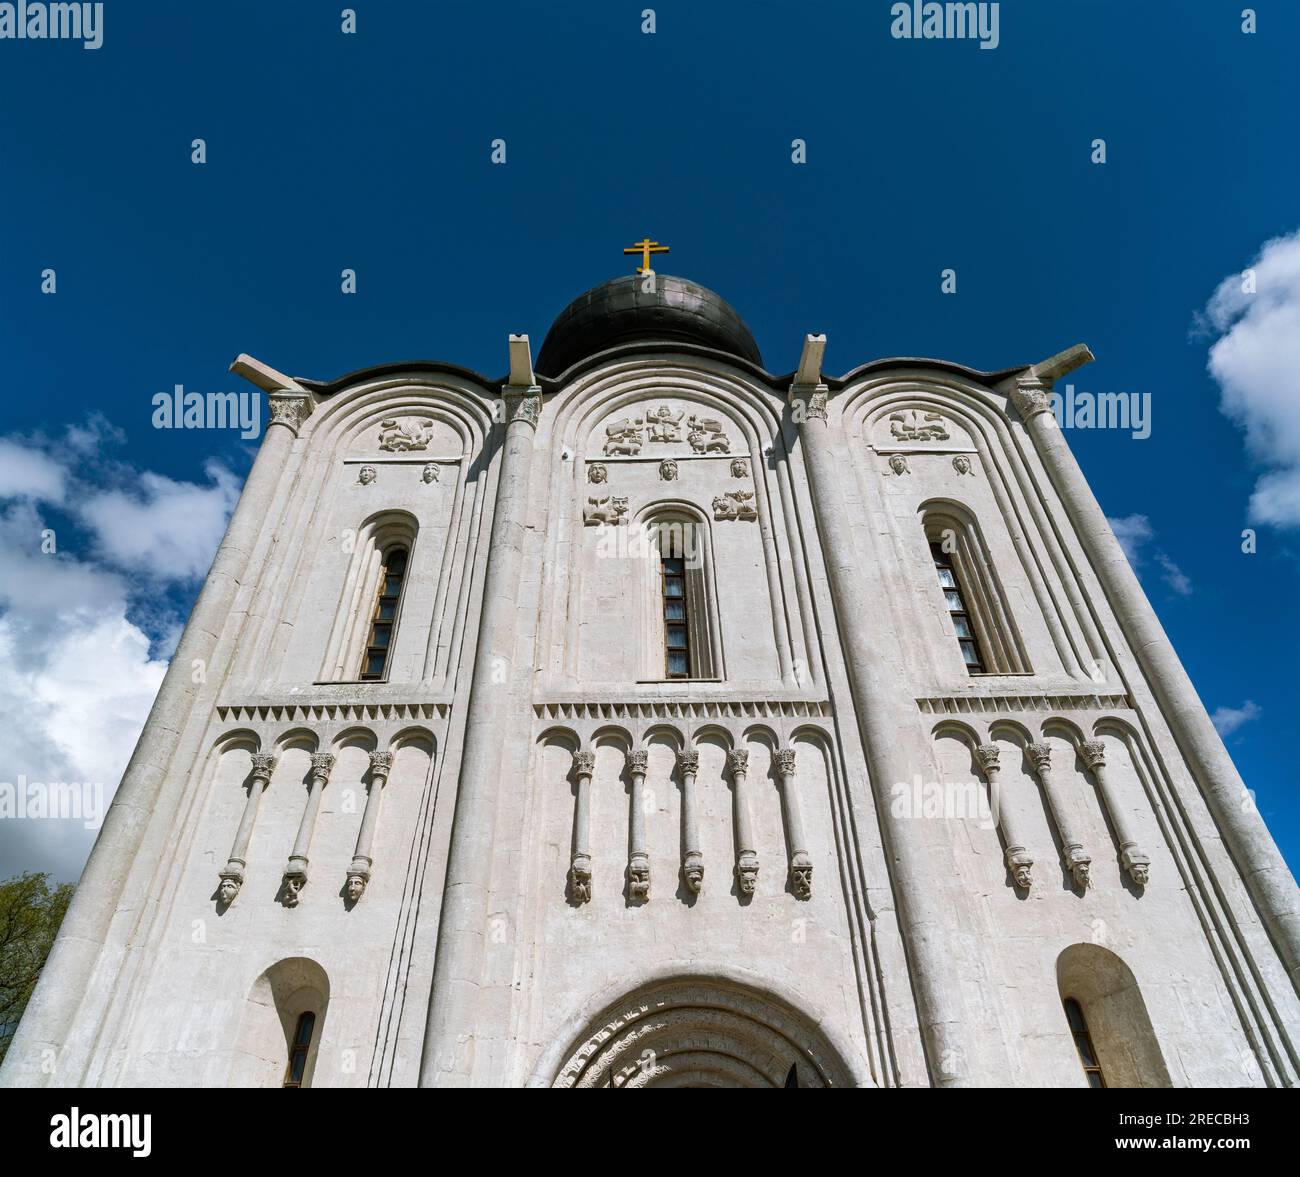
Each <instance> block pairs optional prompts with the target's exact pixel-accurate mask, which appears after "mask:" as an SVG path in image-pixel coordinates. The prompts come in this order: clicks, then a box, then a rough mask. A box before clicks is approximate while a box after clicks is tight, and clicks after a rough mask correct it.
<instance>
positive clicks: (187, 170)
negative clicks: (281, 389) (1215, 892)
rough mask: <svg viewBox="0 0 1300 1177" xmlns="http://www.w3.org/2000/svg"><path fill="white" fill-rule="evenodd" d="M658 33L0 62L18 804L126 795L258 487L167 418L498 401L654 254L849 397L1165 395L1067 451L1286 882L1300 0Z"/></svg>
mask: <svg viewBox="0 0 1300 1177" xmlns="http://www.w3.org/2000/svg"><path fill="white" fill-rule="evenodd" d="M645 6H646V5H645V3H635V4H628V5H623V4H617V3H608V2H602V3H594V2H590V0H589V2H587V3H564V2H557V3H548V4H545V5H535V6H534V5H528V6H525V5H515V4H494V3H488V2H486V0H479V2H478V3H442V4H438V5H415V4H397V3H393V2H383V3H379V2H376V3H368V4H367V3H362V4H358V5H355V6H354V7H355V8H356V10H357V14H358V31H357V33H356V34H355V35H351V36H349V35H343V34H342V33H341V32H340V29H339V13H340V10H341V9H342V8H343V7H344V6H343V5H342V4H335V3H297V2H289V0H279V2H277V3H276V4H264V3H263V4H253V3H221V4H203V5H197V4H177V3H154V2H143V0H133V2H132V3H130V4H127V3H125V2H124V0H108V3H107V4H106V5H105V13H104V43H103V46H102V48H100V49H98V50H85V49H83V48H81V47H80V46H79V45H76V44H71V43H67V42H33V41H24V42H16V41H0V109H2V110H3V111H4V112H5V114H4V117H3V120H2V121H0V168H3V183H0V224H2V225H3V226H4V232H3V236H2V237H0V242H2V243H3V244H2V245H0V309H2V310H3V327H2V328H0V331H2V332H3V341H4V352H5V360H6V362H5V368H4V374H3V381H4V387H5V392H6V395H5V397H4V405H5V410H6V414H5V421H4V424H3V427H0V437H2V438H3V440H0V560H2V562H0V661H2V662H3V663H4V666H5V669H4V671H3V672H0V709H3V710H4V711H5V712H6V713H7V714H8V716H9V718H7V719H6V721H5V722H4V723H3V724H0V728H2V729H4V734H2V735H0V780H12V779H13V778H14V777H15V776H16V775H18V774H19V773H26V774H27V775H28V776H29V777H30V778H31V779H43V778H42V774H52V775H50V777H49V778H48V779H55V778H54V775H53V774H58V773H62V774H65V775H64V777H62V778H59V779H81V777H79V776H76V775H73V776H71V777H68V776H67V774H77V773H81V774H83V775H88V774H92V773H98V774H100V775H103V776H104V777H105V778H111V779H113V780H115V779H116V775H115V774H116V773H117V772H119V771H120V768H121V766H122V764H123V763H124V762H125V758H126V756H127V755H129V751H130V748H131V745H132V743H133V742H134V737H135V732H136V730H138V727H139V724H140V722H142V720H143V717H144V715H145V714H146V713H147V707H148V701H149V699H150V698H151V697H152V694H153V692H154V691H155V690H156V687H157V683H158V681H159V678H160V675H161V671H162V666H163V659H165V657H166V655H167V654H168V653H169V651H170V648H171V645H172V643H173V642H174V640H175V635H176V628H177V625H178V624H179V623H180V621H182V620H183V618H184V616H185V614H186V612H187V610H188V607H189V604H190V602H191V601H192V599H193V596H194V593H195V592H196V590H197V585H198V580H199V578H200V577H201V575H202V572H203V570H204V568H205V567H206V561H207V558H208V557H210V554H211V551H212V549H213V547H214V546H215V543H216V541H217V538H218V537H219V535H220V531H221V528H222V525H223V522H224V517H225V512H226V511H228V509H229V506H230V503H231V502H232V501H233V497H234V494H235V492H236V490H237V487H238V485H239V483H240V481H241V480H242V478H243V476H244V473H245V472H246V470H247V468H248V462H249V460H250V455H251V450H250V448H249V443H247V442H244V441H241V440H240V439H239V438H238V437H237V435H235V434H234V433H219V432H214V431H210V430H194V431H181V430H173V431H160V430H156V429H154V428H152V427H151V424H150V418H151V414H152V411H153V405H152V397H153V396H154V394H155V393H157V392H159V391H162V390H165V389H170V388H172V387H173V386H174V385H176V384H183V385H184V386H185V387H186V388H187V389H191V390H198V391H223V390H232V389H237V388H240V387H241V384H240V383H239V382H238V381H237V380H236V379H235V378H234V377H233V376H231V375H230V374H229V373H228V372H227V365H228V364H229V362H230V360H231V359H232V357H233V356H234V355H235V354H236V353H238V352H241V351H244V352H249V353H251V354H253V355H255V356H257V357H259V358H260V359H263V360H265V361H266V362H268V363H270V364H272V365H274V366H275V367H277V368H280V369H282V370H284V371H287V372H290V373H292V374H295V375H304V376H310V377H317V378H330V377H334V376H337V375H340V374H341V373H343V372H345V371H349V370H351V369H354V368H357V367H360V366H363V365H366V364H371V363H376V362H381V361H389V360H399V359H412V358H438V359H446V360H450V361H453V362H456V363H460V364H464V365H466V366H468V367H471V368H475V369H478V370H480V371H483V372H486V373H488V374H490V375H500V374H501V373H502V372H503V371H504V370H505V368H506V351H505V337H506V334H507V333H508V332H511V331H526V332H529V333H530V334H531V335H532V337H533V341H534V349H535V350H536V348H537V347H538V346H539V345H540V342H541V338H542V336H543V335H544V334H545V331H546V328H547V326H548V325H549V323H550V321H551V319H552V318H553V317H554V316H555V314H556V313H557V312H558V311H559V310H560V309H561V308H562V307H563V305H564V304H565V303H566V302H568V300H569V299H570V298H571V297H573V296H574V295H575V294H577V293H578V292H580V291H582V290H584V289H586V288H588V287H590V286H593V285H595V284H596V283H598V282H600V281H602V280H604V279H605V278H608V277H610V276H612V275H614V274H617V273H620V272H626V270H627V269H628V265H627V263H626V262H625V260H624V258H623V256H622V254H621V249H622V247H623V246H624V245H626V244H629V243H630V242H632V241H633V240H635V239H637V238H640V237H641V236H643V235H646V234H649V235H651V236H652V237H655V238H657V239H658V240H660V241H666V242H667V243H668V244H669V245H670V246H671V248H672V252H671V254H669V255H668V257H667V258H666V259H663V260H661V262H660V269H661V270H663V271H665V272H671V273H678V274H682V275H685V276H687V277H690V278H692V279H694V280H696V281H699V282H702V283H703V284H705V285H707V286H710V287H712V288H714V289H716V290H718V291H719V292H720V293H722V294H723V295H724V296H725V297H726V298H727V299H728V300H729V301H731V302H732V304H733V305H734V306H735V307H736V308H737V309H738V310H739V311H740V313H741V314H742V315H743V316H744V317H745V319H746V320H747V322H748V323H749V325H750V327H751V329H752V330H753V332H754V334H755V336H756V338H757V340H758V343H759V346H760V347H761V349H762V351H763V354H764V357H765V360H766V362H767V366H768V368H769V369H770V370H771V371H774V372H788V371H790V370H791V369H792V368H793V367H794V366H795V363H796V360H797V352H798V346H799V340H800V339H801V337H802V335H803V333H804V332H806V331H825V332H826V333H827V334H828V336H829V347H828V352H827V368H828V370H830V371H833V372H836V373H838V372H843V371H846V370H848V369H849V368H852V367H855V366H856V365H858V364H860V363H862V362H865V361H866V360H869V359H873V358H877V357H881V356H891V355H923V356H935V357H942V358H947V359H953V360H957V361H960V362H963V363H966V364H969V365H971V366H973V367H978V368H989V369H996V368H1002V367H1007V366H1010V365H1012V364H1015V363H1021V362H1031V361H1034V360H1038V359H1041V358H1043V357H1045V356H1047V355H1049V354H1052V353H1054V352H1056V351H1059V350H1060V349H1062V348H1064V347H1066V346H1068V345H1069V344H1072V343H1075V342H1077V341H1080V340H1082V341H1085V342H1087V343H1088V344H1089V345H1090V346H1091V347H1092V349H1093V350H1094V352H1095V353H1096V355H1097V362H1096V363H1095V364H1093V365H1091V366H1089V367H1087V368H1085V369H1083V370H1082V371H1080V372H1079V373H1076V375H1075V377H1074V378H1073V379H1074V380H1075V382H1076V384H1077V385H1078V387H1080V388H1082V389H1086V390H1090V391H1096V392H1101V391H1111V392H1113V391H1127V392H1138V393H1149V395H1150V398H1151V401H1150V403H1151V412H1152V431H1151V436H1150V437H1149V438H1147V439H1145V440H1135V439H1133V438H1132V437H1130V436H1129V434H1127V433H1124V432H1121V431H1115V430H1095V431H1080V430H1076V431H1073V432H1072V433H1071V434H1070V441H1071V444H1072V445H1073V446H1074V449H1075V452H1076V453H1077V455H1078V457H1079V460H1080V462H1081V464H1082V466H1083V468H1084V471H1085V472H1086V474H1087V475H1088V477H1089V479H1090V480H1091V482H1092V485H1093V487H1094V489H1095V491H1096V493H1097V496H1098V498H1099V499H1100V501H1101V503H1102V506H1103V507H1104V508H1105V510H1106V512H1107V514H1108V515H1110V516H1112V517H1113V518H1116V519H1120V520H1124V521H1125V523H1124V524H1123V525H1122V527H1121V531H1122V532H1123V534H1124V537H1125V539H1126V541H1127V542H1128V543H1129V545H1130V547H1131V549H1132V551H1133V555H1134V559H1135V560H1136V562H1137V567H1138V571H1139V574H1140V575H1141V577H1142V579H1143V582H1144V584H1145V585H1146V587H1147V590H1148V592H1149V594H1150V595H1151V598H1152V601H1153V603H1154V604H1155V607H1156V609H1157V611H1158V612H1159V614H1160V617H1161V620H1162V621H1163V622H1164V624H1165V627H1166V629H1167V630H1168V631H1169V634H1170V636H1171V637H1172V639H1173V641H1174V644H1175V646H1176V648H1177V649H1178V651H1179V653H1180V654H1181V656H1182V658H1183V660H1184V662H1185V664H1186V665H1187V668H1188V670H1189V672H1190V673H1191V675H1192V678H1193V680H1194V681H1195V682H1196V684H1197V686H1198V688H1199V690H1200V692H1201V694H1202V697H1203V699H1204V701H1205V703H1206V705H1207V707H1208V708H1209V709H1210V710H1211V711H1212V712H1215V711H1221V716H1220V718H1221V721H1222V722H1224V724H1225V727H1230V728H1232V730H1230V731H1229V732H1228V734H1227V740H1228V744H1229V748H1230V750H1231V751H1232V754H1233V756H1234V757H1235V759H1236V761H1237V763H1238V765H1239V767H1240V768H1241V770H1242V772H1243V775H1244V776H1245V778H1246V780H1247V783H1248V784H1249V785H1250V786H1251V787H1252V788H1254V789H1255V790H1256V791H1257V793H1258V798H1259V806H1260V809H1261V811H1262V812H1263V813H1264V815H1265V817H1266V820H1267V821H1268V822H1269V824H1270V827H1271V828H1272V830H1273V832H1274V834H1275V836H1276V837H1277V839H1278V841H1279V843H1280V844H1281V846H1282V849H1283V851H1284V853H1285V854H1286V855H1287V856H1288V859H1289V861H1290V862H1291V864H1292V866H1293V869H1294V868H1295V867H1296V866H1297V865H1300V817H1298V816H1297V813H1296V807H1295V796H1296V788H1295V772H1294V767H1293V765H1294V756H1293V754H1292V752H1291V749H1290V740H1289V736H1290V732H1291V727H1292V724H1291V723H1289V722H1288V716H1290V715H1293V714H1294V711H1295V706H1296V702H1297V700H1296V692H1295V689H1294V682H1295V672H1294V664H1293V662H1292V659H1293V657H1294V655H1295V654H1296V652H1297V645H1298V643H1297V640H1296V637H1295V631H1294V629H1293V627H1292V626H1291V624H1290V610H1289V609H1288V608H1287V606H1288V605H1289V604H1290V603H1291V602H1290V599H1289V598H1292V597H1293V596H1294V584H1295V582H1296V571H1297V548H1298V543H1297V538H1298V537H1297V529H1300V480H1297V479H1296V478H1294V477H1290V475H1292V474H1293V473H1294V471H1295V470H1296V469H1298V468H1300V386H1298V383H1297V382H1298V380H1300V378H1298V377H1297V376H1296V372H1297V371H1298V370H1300V365H1294V366H1293V365H1291V364H1289V363H1283V362H1281V359H1285V358H1286V357H1287V356H1288V354H1289V355H1292V356H1296V347H1297V345H1296V344H1295V343H1294V342H1292V343H1291V344H1290V345H1289V346H1290V349H1291V350H1290V352H1289V353H1288V351H1287V346H1288V345H1287V339H1288V338H1290V337H1291V328H1294V327H1297V326H1300V315H1298V314H1297V308H1298V307H1300V244H1297V243H1296V239H1295V237H1294V234H1296V233H1297V231H1298V230H1300V206H1298V205H1297V203H1296V199H1295V195H1296V192H1297V190H1300V147H1297V136H1296V134H1295V112H1296V110H1297V109H1300V102H1298V101H1297V98H1298V97H1300V96H1298V95H1297V81H1296V74H1297V71H1296V67H1295V46H1296V45H1297V44H1300V5H1296V4H1293V3H1280V2H1273V3H1262V4H1259V5H1257V6H1256V7H1257V9H1258V13H1259V30H1258V32H1257V33H1256V34H1254V35H1244V34H1243V33H1242V31H1241V16H1240V13H1241V10H1242V8H1243V7H1244V5H1243V4H1242V3H1240V2H1238V0H1233V2H1231V3H1221V2H1218V0H1199V2H1197V3H1175V2H1158V0H1153V2H1147V3H1144V4H1140V5H1135V4H1132V3H1123V2H1116V3H1110V2H1103V0H1078V2H1066V0H1055V2H1053V3H1042V2H1031V0H1003V2H1002V4H1001V6H1000V29H999V32H1000V43H999V45H998V47H997V48H996V49H993V50H983V49H981V48H980V47H979V45H978V44H977V43H976V42H974V41H970V40H966V41H940V40H923V41H907V40H896V39H894V38H892V37H891V36H890V25H891V15H890V8H891V5H890V3H888V2H887V0H886V2H877V0H857V2H854V3H818V2H810V3H803V4H799V5H794V4H789V3H765V2H761V0H751V2H748V3H745V4H738V3H736V4H733V3H710V4H680V3H673V4H666V3H663V4H658V5H656V6H655V12H656V22H657V32H656V33H655V34H654V35H652V36H648V35H645V34H643V33H642V32H641V9H642V8H644V7H645ZM195 138H203V139H204V140H205V141H206V144H207V163H206V164H203V165H201V166H198V165H195V164H194V163H192V162H191V142H192V140H194V139H195ZM494 138H503V139H505V141H506V150H507V162H506V164H505V165H503V166H493V165H492V164H491V163H490V160H489V153H490V143H491V140H493V139H494ZM795 138H802V139H804V140H805V141H806V143H807V153H808V162H807V163H806V164H804V165H801V166H796V165H794V164H792V163H791V159H790V155H791V140H792V139H795ZM1096 138H1103V139H1105V141H1106V149H1107V162H1106V163H1105V164H1104V165H1097V164H1094V163H1092V162H1091V159H1090V155H1091V151H1092V147H1091V145H1092V141H1093V140H1094V139H1096ZM1279 239H1281V240H1279ZM1269 242H1277V243H1276V244H1275V245H1273V246H1271V247H1270V248H1269V251H1268V252H1267V253H1266V254H1265V255H1263V257H1262V258H1261V250H1263V249H1264V248H1265V246H1266V243H1269ZM1257 259H1259V273H1260V275H1261V276H1263V277H1265V278H1267V283H1268V285H1267V288H1265V287H1264V286H1263V285H1261V289H1260V296H1259V300H1258V301H1252V302H1249V303H1248V302H1246V301H1244V300H1243V299H1240V298H1235V297H1234V295H1233V289H1232V287H1231V283H1230V284H1229V286H1228V287H1225V288H1224V290H1223V292H1222V293H1221V294H1220V296H1219V298H1218V300H1217V302H1215V304H1214V307H1213V308H1212V309H1213V313H1212V314H1210V315H1209V316H1208V317H1207V316H1206V314H1205V312H1206V309H1207V307H1209V306H1210V304H1211V301H1212V299H1214V298H1215V293H1216V290H1219V289H1220V285H1221V283H1224V281H1225V279H1230V276H1233V275H1238V274H1240V272H1241V271H1242V270H1243V269H1244V268H1245V267H1247V266H1250V265H1252V263H1254V262H1256V260H1257ZM345 267H346V268H351V269H353V270H355V271H356V274H357V284H358V292H357V294H355V295H351V296H344V295H342V294H341V293H340V271H341V270H343V269H344V268H345ZM46 268H53V269H54V270H55V271H56V273H57V293H56V294H53V295H49V294H43V293H42V292H41V273H42V271H43V270H45V269H46ZM945 268H952V269H954V270H956V272H957V293H956V294H955V295H944V294H942V293H941V292H940V271H941V270H943V269H945ZM1231 281H1236V279H1232V280H1231ZM1198 322H1199V323H1201V324H1202V330H1200V331H1199V332H1197V331H1195V330H1194V328H1195V326H1196V324H1197V323H1198ZM1295 335H1296V336H1300V330H1297V331H1295ZM1217 340H1222V341H1223V347H1222V349H1221V351H1220V352H1219V356H1220V359H1221V363H1220V364H1219V367H1218V369H1217V371H1216V373H1211V372H1210V371H1209V369H1208V367H1207V363H1208V359H1209V355H1210V349H1211V347H1212V346H1214V345H1215V343H1216V341H1217ZM1279 357H1281V359H1280V358H1279ZM1296 358H1297V359H1300V356H1296ZM1216 376H1217V378H1216ZM1225 396H1226V397H1227V398H1228V410H1229V411H1226V412H1225V410H1224V407H1223V402H1224V398H1225ZM1270 476H1272V478H1273V481H1272V482H1271V483H1269V484H1268V486H1269V487H1270V488H1271V489H1268V490H1267V493H1264V494H1262V496H1261V494H1260V493H1257V491H1256V488H1257V484H1258V483H1259V482H1260V479H1261V478H1265V479H1267V478H1269V477H1270ZM1252 496H1254V497H1252ZM1252 504H1253V505H1252ZM1252 526H1253V527H1256V528H1257V530H1258V551H1257V552H1256V553H1255V554H1253V555H1245V554H1243V553H1242V551H1241V532H1242V529H1243V528H1246V527H1252ZM47 528H52V529H54V531H55V533H56V536H57V543H58V560H57V568H52V567H51V563H50V561H49V560H48V557H39V556H37V555H35V554H34V553H35V551H36V549H38V547H39V544H40V536H41V533H42V532H43V531H44V530H45V529H47ZM41 559H44V561H45V562H44V563H41V562H40V561H41ZM1234 722H1235V726H1234ZM70 725H71V727H72V728H74V729H75V731H73V732H72V733H71V734H69V731H70ZM8 824H9V825H10V826H12V825H13V824H14V823H8ZM24 824H25V827H26V828H24V829H23V830H22V831H21V834H22V836H21V837H17V836H15V835H14V834H13V832H12V831H10V832H9V833H6V831H5V830H3V829H0V876H3V875H5V874H8V873H11V872H12V871H14V870H18V869H43V868H49V869H53V870H54V871H55V872H56V873H57V874H60V875H61V876H63V877H74V876H75V874H76V872H77V870H78V869H79V865H80V860H81V858H83V857H84V854H85V852H86V850H87V849H88V847H89V835H86V834H85V833H84V832H82V831H77V832H76V833H75V834H71V835H69V834H65V833H60V834H57V835H56V834H54V833H48V832H46V831H44V830H41V831H39V832H36V831H33V829H32V826H33V825H34V823H30V822H29V823H24Z"/></svg>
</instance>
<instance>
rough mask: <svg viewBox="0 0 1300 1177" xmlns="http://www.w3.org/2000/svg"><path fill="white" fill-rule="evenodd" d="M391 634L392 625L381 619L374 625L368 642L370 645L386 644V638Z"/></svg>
mask: <svg viewBox="0 0 1300 1177" xmlns="http://www.w3.org/2000/svg"><path fill="white" fill-rule="evenodd" d="M392 636H393V627H392V626H391V625H390V624H389V623H388V622H386V621H381V622H379V623H378V624H376V625H375V628H374V630H373V632H372V633H371V635H370V644H371V645H372V646H386V645H388V639H389V638H391V637H392Z"/></svg>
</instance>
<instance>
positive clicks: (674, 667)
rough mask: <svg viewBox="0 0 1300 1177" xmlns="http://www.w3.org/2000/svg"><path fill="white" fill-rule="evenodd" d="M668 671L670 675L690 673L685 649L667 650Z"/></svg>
mask: <svg viewBox="0 0 1300 1177" xmlns="http://www.w3.org/2000/svg"><path fill="white" fill-rule="evenodd" d="M668 673H669V674H671V675H685V674H689V673H690V666H689V664H688V663H687V660H686V651H685V650H670V651H669V652H668Z"/></svg>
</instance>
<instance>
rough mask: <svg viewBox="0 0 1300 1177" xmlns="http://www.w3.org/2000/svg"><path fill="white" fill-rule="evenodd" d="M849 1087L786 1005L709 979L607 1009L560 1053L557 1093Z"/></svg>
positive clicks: (644, 989) (830, 1047)
mask: <svg viewBox="0 0 1300 1177" xmlns="http://www.w3.org/2000/svg"><path fill="white" fill-rule="evenodd" d="M791 1068H794V1073H795V1075H796V1076H797V1083H798V1086H800V1087H822V1088H825V1087H850V1086H853V1085H854V1078H853V1071H852V1068H851V1067H850V1066H849V1065H848V1063H847V1062H846V1060H845V1058H844V1056H843V1055H842V1054H841V1052H840V1051H839V1049H838V1048H837V1047H836V1045H835V1044H834V1043H832V1042H831V1040H830V1039H829V1037H828V1036H827V1035H826V1033H825V1032H824V1031H823V1029H822V1028H821V1025H820V1019H819V1018H816V1017H812V1016H809V1015H808V1014H806V1013H805V1012H803V1011H802V1010H800V1009H798V1008H797V1007H796V1006H795V1005H794V1004H793V1003H792V1002H791V1001H789V1000H788V999H786V998H783V997H780V996H778V995H776V994H775V993H773V992H770V991H766V990H763V989H760V988H758V987H757V986H754V985H747V984H744V983H741V982H739V981H736V980H731V979H724V978H722V977H716V976H712V975H710V976H685V977H676V978H665V979H662V980H656V981H651V982H648V983H647V984H645V985H643V986H641V987H640V988H638V989H636V990H634V991H633V992H631V993H629V994H628V995H627V996H625V997H623V998H622V999H620V1000H618V1001H616V1002H615V1003H613V1004H612V1005H610V1006H607V1007H606V1008H605V1009H604V1010H603V1011H602V1012H601V1013H600V1014H599V1015H598V1016H597V1017H596V1018H595V1019H594V1020H593V1021H592V1022H591V1023H590V1024H588V1025H587V1026H586V1028H585V1029H584V1030H583V1031H582V1032H581V1034H580V1035H579V1037H578V1038H577V1040H576V1041H574V1042H573V1043H572V1044H571V1045H570V1046H569V1048H568V1049H567V1050H566V1051H565V1053H564V1061H563V1062H562V1063H561V1065H560V1066H559V1068H558V1071H557V1072H556V1073H555V1075H554V1077H553V1078H552V1079H551V1080H550V1085H551V1086H553V1087H562V1088H600V1087H615V1088H628V1089H631V1088H642V1087H739V1088H766V1087H785V1086H787V1081H788V1080H789V1078H790V1075H791Z"/></svg>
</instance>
